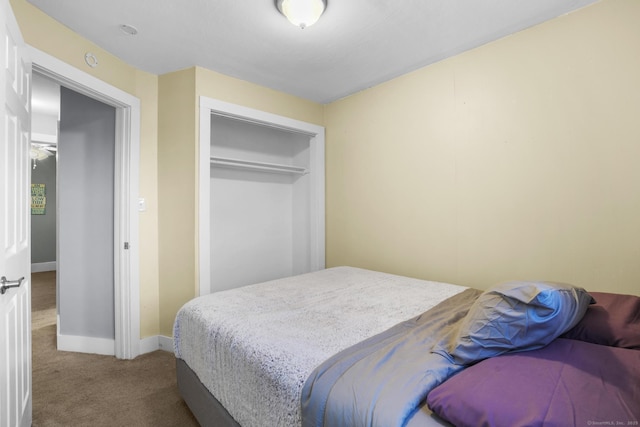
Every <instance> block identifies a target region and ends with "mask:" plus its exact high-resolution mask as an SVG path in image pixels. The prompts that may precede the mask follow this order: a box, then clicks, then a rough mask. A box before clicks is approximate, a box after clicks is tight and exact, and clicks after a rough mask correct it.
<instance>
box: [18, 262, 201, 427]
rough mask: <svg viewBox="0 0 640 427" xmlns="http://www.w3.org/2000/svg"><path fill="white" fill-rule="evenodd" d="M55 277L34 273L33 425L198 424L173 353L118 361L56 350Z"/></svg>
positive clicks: (45, 426)
mask: <svg viewBox="0 0 640 427" xmlns="http://www.w3.org/2000/svg"><path fill="white" fill-rule="evenodd" d="M55 280H56V279H55V272H45V273H34V274H33V275H32V298H31V304H32V336H33V347H32V348H33V426H34V427H49V426H51V427H58V426H64V427H67V426H92V427H93V426H197V425H198V423H197V421H196V420H195V418H194V417H193V415H192V414H191V412H190V411H189V408H187V406H186V404H185V403H184V401H183V400H182V398H180V396H179V394H178V388H177V385H176V372H175V358H174V356H173V354H172V353H167V352H164V351H155V352H153V353H149V354H145V355H143V356H140V357H138V358H136V359H134V360H117V359H116V358H114V357H110V356H99V355H89V354H81V353H71V352H63V351H57V350H56V314H55V312H56V307H55V304H56V296H55V293H56V287H55Z"/></svg>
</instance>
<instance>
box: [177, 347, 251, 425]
mask: <svg viewBox="0 0 640 427" xmlns="http://www.w3.org/2000/svg"><path fill="white" fill-rule="evenodd" d="M176 375H177V377H178V390H179V391H180V395H181V396H182V398H183V399H184V401H185V402H186V403H187V406H188V407H189V409H191V412H192V413H193V415H194V416H195V417H196V419H197V420H198V423H200V425H201V426H202V427H240V424H238V423H237V422H236V420H234V419H233V417H232V416H231V415H229V412H227V410H226V409H225V408H224V406H222V404H221V403H220V402H218V399H216V398H215V397H213V395H212V394H211V393H209V390H207V388H206V387H205V386H204V385H203V384H202V383H201V382H200V379H199V378H198V376H197V375H196V374H195V372H193V371H192V370H191V368H190V367H189V366H188V365H187V364H186V363H185V361H184V360H182V359H178V358H176Z"/></svg>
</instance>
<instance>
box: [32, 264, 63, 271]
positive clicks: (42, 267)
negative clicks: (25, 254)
mask: <svg viewBox="0 0 640 427" xmlns="http://www.w3.org/2000/svg"><path fill="white" fill-rule="evenodd" d="M57 269H58V263H57V262H55V261H50V262H36V263H34V264H31V272H32V273H42V272H43V271H56V270H57Z"/></svg>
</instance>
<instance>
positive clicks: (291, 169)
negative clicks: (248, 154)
mask: <svg viewBox="0 0 640 427" xmlns="http://www.w3.org/2000/svg"><path fill="white" fill-rule="evenodd" d="M210 161H211V164H212V165H216V166H220V167H227V168H234V169H252V170H259V171H263V172H272V173H285V174H287V173H288V174H296V175H306V174H308V173H309V171H307V169H306V168H303V167H300V166H290V165H281V164H277V163H266V162H254V161H250V160H240V159H232V158H229V157H214V156H211V157H210Z"/></svg>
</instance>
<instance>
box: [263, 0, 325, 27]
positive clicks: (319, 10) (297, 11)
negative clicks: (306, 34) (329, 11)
mask: <svg viewBox="0 0 640 427" xmlns="http://www.w3.org/2000/svg"><path fill="white" fill-rule="evenodd" d="M276 7H277V8H278V10H279V11H280V13H282V14H283V15H284V16H285V17H286V18H287V19H288V20H289V22H291V23H292V24H293V25H295V26H296V27H300V28H302V29H305V28H307V27H310V26H312V25H313V24H315V23H316V22H317V21H318V19H320V16H321V15H322V14H323V13H324V10H325V9H326V8H327V0H276Z"/></svg>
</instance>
